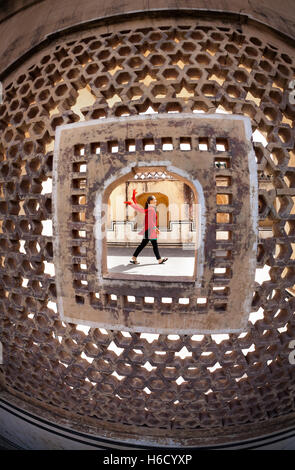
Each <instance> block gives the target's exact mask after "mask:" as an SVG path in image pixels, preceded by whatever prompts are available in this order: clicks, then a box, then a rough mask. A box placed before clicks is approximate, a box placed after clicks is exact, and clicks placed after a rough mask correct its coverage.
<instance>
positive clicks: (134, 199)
mask: <svg viewBox="0 0 295 470" xmlns="http://www.w3.org/2000/svg"><path fill="white" fill-rule="evenodd" d="M135 194H136V189H133V194H132V201H133V202H134V203H135V204H136V202H137V201H136V197H135Z"/></svg>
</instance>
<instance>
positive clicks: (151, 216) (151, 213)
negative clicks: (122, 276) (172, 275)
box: [125, 189, 168, 264]
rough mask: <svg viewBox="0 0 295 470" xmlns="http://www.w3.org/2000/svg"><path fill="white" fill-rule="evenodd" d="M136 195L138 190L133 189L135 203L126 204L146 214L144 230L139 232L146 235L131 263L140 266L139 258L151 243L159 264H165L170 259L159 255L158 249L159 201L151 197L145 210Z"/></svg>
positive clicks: (128, 202) (126, 202) (127, 202)
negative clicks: (157, 208)
mask: <svg viewBox="0 0 295 470" xmlns="http://www.w3.org/2000/svg"><path fill="white" fill-rule="evenodd" d="M135 194H136V190H135V189H133V195H132V201H133V203H132V202H130V201H125V204H129V205H130V206H131V207H132V208H133V209H135V210H136V211H138V212H142V213H144V228H143V229H142V230H141V231H140V232H139V234H140V235H144V237H143V239H142V242H141V243H140V245H138V247H137V248H136V250H135V251H134V253H133V256H132V258H131V260H130V263H132V264H139V262H138V261H137V256H138V255H139V253H140V252H141V251H142V250H143V249H144V247H145V246H146V245H147V244H148V242H149V241H150V242H151V243H152V245H153V250H154V254H155V257H156V258H157V260H158V263H159V264H163V263H165V261H167V260H168V258H161V256H160V253H159V248H158V242H157V235H158V234H159V233H160V230H159V229H158V227H157V213H156V205H157V199H156V198H155V196H149V197H148V198H147V201H146V203H145V208H144V209H143V208H142V207H140V205H139V204H138V203H137V200H136V197H135Z"/></svg>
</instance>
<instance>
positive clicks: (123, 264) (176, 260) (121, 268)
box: [107, 245, 195, 277]
mask: <svg viewBox="0 0 295 470" xmlns="http://www.w3.org/2000/svg"><path fill="white" fill-rule="evenodd" d="M134 250H135V247H133V246H132V247H129V248H124V247H111V248H108V255H107V262H108V271H109V272H110V273H121V274H141V275H143V276H159V275H163V276H171V277H179V276H192V275H193V271H194V261H195V260H194V251H193V250H191V249H184V248H166V247H162V246H160V247H159V251H160V255H161V257H162V258H168V261H166V262H165V263H164V264H159V263H158V261H157V259H156V257H155V255H154V252H153V248H152V246H151V245H150V246H146V247H145V248H144V249H143V250H142V252H141V253H140V254H139V256H138V258H137V260H138V261H139V263H140V264H138V265H134V264H131V263H130V262H129V260H130V259H131V257H132V254H133V252H134Z"/></svg>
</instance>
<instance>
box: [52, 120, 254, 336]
mask: <svg viewBox="0 0 295 470" xmlns="http://www.w3.org/2000/svg"><path fill="white" fill-rule="evenodd" d="M250 136H251V125H250V120H249V119H248V118H245V117H242V116H226V117H225V116H220V115H219V116H218V115H206V117H204V116H203V115H202V114H182V115H180V114H179V115H173V116H171V115H169V114H159V115H156V116H137V117H128V118H123V117H121V118H119V119H118V118H111V119H105V120H100V121H99V122H98V121H88V122H87V123H78V124H69V125H64V126H60V127H59V128H57V134H56V143H55V156H54V168H53V182H54V184H53V201H54V262H55V267H56V281H57V293H58V305H59V312H60V313H61V315H62V318H63V319H65V320H67V321H70V322H74V323H75V322H76V323H84V324H88V325H91V326H98V327H106V328H111V329H122V328H124V329H125V330H130V331H133V330H135V331H157V332H159V331H160V332H161V331H162V332H178V333H179V332H182V333H191V332H194V331H199V332H235V331H241V330H242V329H243V328H244V327H245V325H246V323H247V320H248V315H249V313H250V311H251V310H250V308H251V302H252V298H253V285H254V275H255V268H256V252H257V220H258V216H257V207H258V195H257V168H256V162H255V154H254V151H253V149H252V145H251V142H250ZM168 140H169V142H170V146H169V150H167V147H165V145H164V144H165V143H166V142H167V141H168ZM130 142H132V145H130ZM138 169H139V171H143V170H145V169H151V170H157V169H160V170H161V171H165V172H167V173H168V174H171V175H174V176H177V178H179V179H181V180H183V181H185V182H186V184H188V185H189V186H190V187H191V189H192V191H193V193H194V196H195V201H196V204H194V209H193V210H194V212H195V214H194V215H195V220H196V240H195V249H194V253H195V257H194V272H193V275H192V276H191V275H190V276H189V275H188V276H179V277H175V275H171V276H167V275H166V276H161V275H150V276H140V275H139V274H133V275H132V274H119V273H110V272H108V269H107V262H106V260H107V243H106V212H107V207H108V200H109V196H110V194H111V192H112V190H113V189H114V188H115V187H116V186H117V185H118V184H120V183H122V181H125V180H126V179H128V178H130V176H132V175H134V174H136V171H138ZM124 210H125V208H124V207H123V208H122V211H124ZM147 297H148V298H149V299H152V302H150V301H149V302H146V301H145V299H146V298H147ZM130 298H132V300H130ZM167 299H168V300H167ZM183 299H185V302H182V301H183Z"/></svg>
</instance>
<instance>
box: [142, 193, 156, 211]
mask: <svg viewBox="0 0 295 470" xmlns="http://www.w3.org/2000/svg"><path fill="white" fill-rule="evenodd" d="M153 199H155V196H149V197H148V198H147V200H146V203H145V206H144V208H145V209H147V208H148V206H149V203H150V202H151V201H152V200H153Z"/></svg>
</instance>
